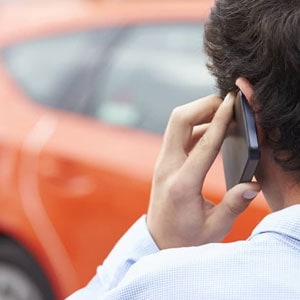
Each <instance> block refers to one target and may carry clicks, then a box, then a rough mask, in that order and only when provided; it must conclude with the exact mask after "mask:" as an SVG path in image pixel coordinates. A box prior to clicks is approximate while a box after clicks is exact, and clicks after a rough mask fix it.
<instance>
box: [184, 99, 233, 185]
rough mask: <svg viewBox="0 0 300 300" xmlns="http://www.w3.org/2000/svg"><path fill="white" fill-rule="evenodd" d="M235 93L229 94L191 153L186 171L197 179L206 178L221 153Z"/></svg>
mask: <svg viewBox="0 0 300 300" xmlns="http://www.w3.org/2000/svg"><path fill="white" fill-rule="evenodd" d="M234 99H235V97H234V94H228V95H227V96H226V98H225V100H224V101H223V103H222V104H221V105H220V106H219V108H218V110H217V111H216V113H215V115H214V117H213V119H212V121H211V124H210V126H209V127H208V129H207V131H206V132H205V134H204V135H203V136H202V137H201V139H200V140H199V142H198V143H197V145H196V146H195V147H194V149H193V151H192V152H191V153H190V155H189V157H188V159H187V162H186V164H185V168H186V172H188V173H189V174H191V172H192V173H193V177H194V178H195V180H198V184H199V178H203V179H204V178H205V176H206V174H207V172H208V170H209V168H210V167H211V165H212V163H213V161H214V160H215V158H216V156H217V154H218V153H219V150H220V147H221V145H222V143H223V140H224V137H225V134H226V131H227V127H228V125H229V123H230V121H231V119H232V115H233V106H234Z"/></svg>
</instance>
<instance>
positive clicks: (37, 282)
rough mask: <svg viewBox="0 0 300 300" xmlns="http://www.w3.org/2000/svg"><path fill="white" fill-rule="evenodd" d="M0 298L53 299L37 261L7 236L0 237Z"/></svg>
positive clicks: (5, 299)
mask: <svg viewBox="0 0 300 300" xmlns="http://www.w3.org/2000/svg"><path fill="white" fill-rule="evenodd" d="M0 299H1V300H54V299H55V297H54V294H53V291H52V289H51V287H50V285H49V283H48V282H47V279H46V276H45V274H44V273H43V272H42V270H41V268H40V267H39V265H38V263H37V262H36V261H35V260H34V259H33V257H32V256H31V255H30V254H29V253H28V252H27V251H26V250H25V249H24V248H23V247H22V246H20V245H19V244H18V243H16V242H14V241H12V240H10V239H7V238H0Z"/></svg>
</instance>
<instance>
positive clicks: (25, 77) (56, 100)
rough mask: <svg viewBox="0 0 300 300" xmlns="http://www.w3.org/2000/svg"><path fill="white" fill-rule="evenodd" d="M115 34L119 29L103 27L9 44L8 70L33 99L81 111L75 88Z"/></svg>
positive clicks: (7, 53)
mask: <svg viewBox="0 0 300 300" xmlns="http://www.w3.org/2000/svg"><path fill="white" fill-rule="evenodd" d="M115 34H116V30H115V29H102V30H90V31H82V32H76V33H71V34H65V35H57V36H51V37H46V38H39V39H34V40H30V41H27V42H25V43H20V44H16V45H12V46H10V47H7V48H5V49H3V50H2V52H1V54H2V58H3V60H4V63H5V66H6V68H7V70H8V71H9V72H10V74H11V75H12V77H13V78H14V79H15V80H16V81H17V82H18V84H19V85H20V87H21V88H23V90H24V91H25V92H26V94H28V95H29V97H30V98H32V100H34V101H36V102H38V103H40V104H43V105H47V106H51V107H56V108H61V109H66V110H70V111H75V112H80V110H81V109H83V103H81V102H80V100H81V97H80V95H79V94H77V95H73V93H72V91H73V90H74V87H76V85H77V83H78V82H80V81H82V77H83V76H87V75H88V74H90V73H91V72H90V70H91V69H92V66H93V65H95V64H96V62H97V63H98V62H99V61H100V60H101V59H102V54H103V53H105V48H106V47H107V45H108V44H109V43H110V41H111V40H112V39H113V38H114V36H115ZM67 91H68V92H67Z"/></svg>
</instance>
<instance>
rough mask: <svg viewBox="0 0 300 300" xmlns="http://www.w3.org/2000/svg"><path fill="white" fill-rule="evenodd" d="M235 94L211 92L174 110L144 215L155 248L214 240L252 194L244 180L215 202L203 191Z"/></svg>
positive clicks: (252, 188)
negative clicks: (225, 94)
mask: <svg viewBox="0 0 300 300" xmlns="http://www.w3.org/2000/svg"><path fill="white" fill-rule="evenodd" d="M234 97H235V96H234V95H233V94H228V95H227V97H226V98H225V100H224V101H223V102H222V99H221V98H219V97H218V96H215V95H212V96H208V97H206V98H203V99H200V100H196V101H194V102H191V103H189V104H186V105H183V106H180V107H178V108H175V109H174V111H173V113H172V115H171V117H170V120H169V123H168V126H167V129H166V132H165V136H164V140H163V145H162V148H161V151H160V154H159V157H158V160H157V163H156V168H155V172H154V177H153V185H152V191H151V199H150V205H149V210H148V214H147V224H148V227H149V230H150V232H151V234H152V236H153V238H154V240H155V242H156V243H157V245H158V247H159V248H160V249H165V248H171V247H183V246H197V245H201V244H205V243H209V242H219V241H221V240H222V239H223V238H224V237H225V235H226V234H227V233H228V232H229V230H230V228H231V226H232V224H233V222H234V220H235V219H236V217H237V216H238V215H239V214H240V213H242V212H243V211H244V210H245V209H246V208H247V206H248V205H249V203H250V200H252V199H253V198H254V197H255V196H256V195H257V193H258V192H259V191H260V186H259V185H258V184H257V183H243V184H239V185H237V186H235V187H234V188H232V189H231V190H230V191H228V192H227V193H226V195H225V197H224V199H223V201H222V202H221V203H219V204H218V205H214V204H213V203H211V202H209V201H207V200H206V199H204V198H203V195H202V185H203V182H204V179H205V176H206V174H207V172H208V170H209V168H210V167H211V165H212V163H213V161H214V160H215V158H216V156H217V154H218V153H219V150H220V147H221V145H222V142H223V140H224V137H225V134H226V130H227V127H228V125H229V123H230V120H231V118H232V114H233V106H234Z"/></svg>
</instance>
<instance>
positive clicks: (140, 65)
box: [0, 0, 268, 300]
mask: <svg viewBox="0 0 300 300" xmlns="http://www.w3.org/2000/svg"><path fill="white" fill-rule="evenodd" d="M212 4H213V1H211V0H199V1H197V0H182V1H180V0H179V1H177V0H176V1H172V0H168V1H164V0H161V1H159V0H136V1H133V0H127V1H126V0H122V1H121V0H119V1H117V0H106V1H104V0H98V1H92V0H90V1H88V0H86V1H83V0H82V1H79V0H59V1H55V0H49V1H46V0H44V1H42V0H41V1H32V0H28V1H25V0H23V1H22V0H19V1H17V0H10V1H9V0H6V1H3V0H0V299H1V300H60V299H64V298H65V297H66V296H67V295H69V294H70V293H72V292H73V291H75V290H77V289H79V288H80V287H83V286H84V285H86V284H87V282H88V281H89V280H90V279H91V277H92V276H93V275H94V274H95V271H96V267H97V265H99V264H101V263H102V260H103V259H104V258H105V256H106V255H107V254H108V253H109V251H110V249H111V248H112V247H113V245H114V243H115V242H116V241H117V240H118V238H119V237H120V236H121V235H122V234H123V233H124V232H125V231H126V229H127V228H128V227H129V226H130V225H131V224H132V223H133V222H134V221H135V220H136V219H137V218H138V217H139V216H140V215H142V214H144V213H145V212H146V211H147V204H148V198H149V192H150V185H151V177H152V172H153V166H154V163H155V160H156V157H157V154H158V151H159V148H160V145H161V140H162V136H163V131H164V128H165V126H166V124H167V120H168V117H169V115H170V113H171V111H172V109H173V108H174V107H175V106H178V105H181V104H183V103H186V102H188V101H191V100H195V99H198V98H201V97H203V96H206V95H208V94H211V93H217V90H215V88H214V81H213V78H212V77H211V76H210V75H209V73H208V71H207V69H206V56H205V54H204V52H203V45H202V44H203V30H204V22H205V20H206V18H207V16H208V14H209V11H210V7H211V5H212ZM224 191H225V185H224V178H223V170H222V164H221V160H220V157H218V158H217V160H216V163H215V165H214V167H213V168H212V170H211V172H210V173H209V176H208V178H207V181H206V184H205V194H206V195H207V197H208V198H209V199H211V200H212V201H215V202H216V203H217V202H218V201H220V199H221V198H222V194H223V193H224ZM267 212H268V209H267V208H266V206H265V204H264V202H263V201H262V200H261V199H258V200H257V201H255V202H254V204H252V206H251V207H250V209H249V210H248V212H247V213H246V214H245V215H243V217H242V218H241V219H240V220H239V221H238V222H237V225H236V226H235V227H234V229H233V231H232V232H231V234H230V235H229V236H228V237H227V238H226V241H232V240H236V239H241V238H245V237H246V236H247V235H248V234H249V232H250V231H251V229H252V228H253V227H254V226H255V224H256V222H258V221H259V220H260V219H261V218H262V216H264V215H265V214H266V213H267Z"/></svg>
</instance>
